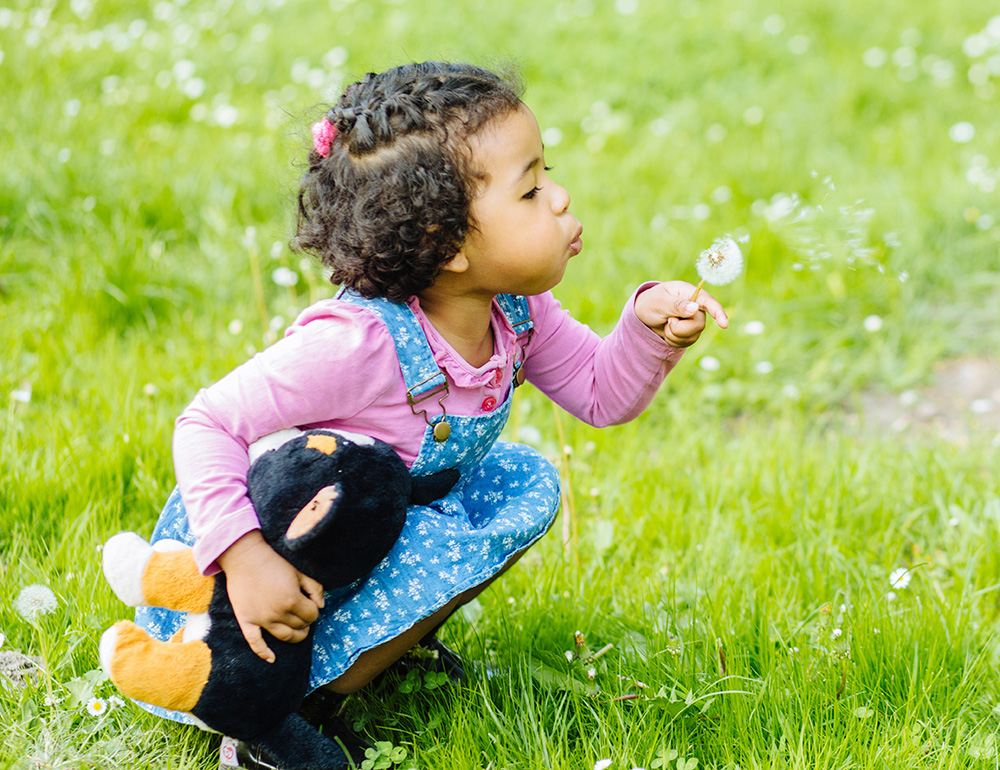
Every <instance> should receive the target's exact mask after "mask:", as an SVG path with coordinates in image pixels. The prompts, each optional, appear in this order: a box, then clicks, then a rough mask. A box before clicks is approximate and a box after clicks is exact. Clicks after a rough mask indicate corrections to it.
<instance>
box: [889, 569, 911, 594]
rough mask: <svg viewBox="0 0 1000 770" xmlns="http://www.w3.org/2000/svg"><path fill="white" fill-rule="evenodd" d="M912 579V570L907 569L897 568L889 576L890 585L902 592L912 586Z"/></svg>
mask: <svg viewBox="0 0 1000 770" xmlns="http://www.w3.org/2000/svg"><path fill="white" fill-rule="evenodd" d="M910 577H911V576H910V570H908V569H907V568H906V567H897V568H896V569H894V570H893V571H892V573H891V574H890V575H889V585H891V586H892V587H893V588H895V589H896V590H897V591H901V590H903V589H904V588H906V587H907V586H908V585H909V584H910Z"/></svg>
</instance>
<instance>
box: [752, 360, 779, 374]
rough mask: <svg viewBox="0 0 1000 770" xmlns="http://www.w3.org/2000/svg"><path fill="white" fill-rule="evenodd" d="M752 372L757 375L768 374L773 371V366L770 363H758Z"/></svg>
mask: <svg viewBox="0 0 1000 770" xmlns="http://www.w3.org/2000/svg"><path fill="white" fill-rule="evenodd" d="M754 371H756V372H757V374H770V373H771V372H773V371H774V364H772V363H771V362H770V361H758V362H757V364H756V366H754Z"/></svg>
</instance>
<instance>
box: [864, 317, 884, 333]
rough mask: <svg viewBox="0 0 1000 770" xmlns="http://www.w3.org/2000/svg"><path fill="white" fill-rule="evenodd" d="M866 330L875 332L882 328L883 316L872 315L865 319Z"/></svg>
mask: <svg viewBox="0 0 1000 770" xmlns="http://www.w3.org/2000/svg"><path fill="white" fill-rule="evenodd" d="M863 324H864V327H865V331H866V332H871V333H872V334H874V333H875V332H877V331H881V330H882V316H878V315H870V316H868V317H867V318H865V320H864V321H863Z"/></svg>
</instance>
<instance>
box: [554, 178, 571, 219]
mask: <svg viewBox="0 0 1000 770" xmlns="http://www.w3.org/2000/svg"><path fill="white" fill-rule="evenodd" d="M553 184H555V183H554V182H553ZM568 210H569V191H568V190H567V189H566V188H565V187H562V186H561V185H558V184H556V185H555V189H554V190H553V191H552V211H554V212H555V213H556V214H562V213H563V212H564V211H568Z"/></svg>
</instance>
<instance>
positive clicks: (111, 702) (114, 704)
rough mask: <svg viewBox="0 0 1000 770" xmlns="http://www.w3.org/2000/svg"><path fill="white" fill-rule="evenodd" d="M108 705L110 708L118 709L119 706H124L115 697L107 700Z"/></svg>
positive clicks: (121, 701) (123, 703)
mask: <svg viewBox="0 0 1000 770" xmlns="http://www.w3.org/2000/svg"><path fill="white" fill-rule="evenodd" d="M108 705H109V706H111V707H112V708H118V707H119V706H124V705H125V701H123V700H122V699H121V698H119V697H118V696H117V695H112V696H111V697H110V698H108Z"/></svg>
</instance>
